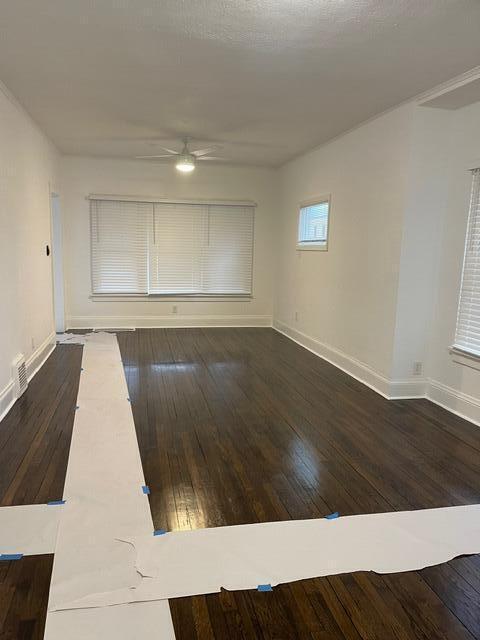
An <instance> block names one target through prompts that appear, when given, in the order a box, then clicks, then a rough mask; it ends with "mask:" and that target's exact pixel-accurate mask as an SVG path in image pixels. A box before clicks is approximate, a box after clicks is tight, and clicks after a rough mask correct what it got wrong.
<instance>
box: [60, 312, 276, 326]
mask: <svg viewBox="0 0 480 640" xmlns="http://www.w3.org/2000/svg"><path fill="white" fill-rule="evenodd" d="M67 326H68V328H69V329H102V328H103V329H108V328H109V327H118V328H119V329H120V328H131V327H136V328H143V329H156V328H159V329H161V328H164V327H271V326H272V317H271V316H246V315H245V316H244V315H236V316H230V315H229V316H223V315H215V316H194V315H191V316H190V315H189V316H180V315H174V314H171V315H168V316H153V315H152V316H68V317H67Z"/></svg>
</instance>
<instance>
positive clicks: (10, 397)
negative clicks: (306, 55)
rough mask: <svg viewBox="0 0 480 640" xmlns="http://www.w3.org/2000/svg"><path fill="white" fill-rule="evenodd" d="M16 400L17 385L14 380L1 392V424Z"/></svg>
mask: <svg viewBox="0 0 480 640" xmlns="http://www.w3.org/2000/svg"><path fill="white" fill-rule="evenodd" d="M16 399H17V398H16V397H15V385H14V384H13V380H10V382H9V383H8V384H7V386H6V387H4V388H3V389H2V390H1V391H0V422H1V421H2V420H3V418H4V417H5V416H6V415H7V413H8V412H9V411H10V409H11V408H12V407H13V405H14V404H15V400H16Z"/></svg>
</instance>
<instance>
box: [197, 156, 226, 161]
mask: <svg viewBox="0 0 480 640" xmlns="http://www.w3.org/2000/svg"><path fill="white" fill-rule="evenodd" d="M197 160H226V158H220V157H218V156H200V158H197Z"/></svg>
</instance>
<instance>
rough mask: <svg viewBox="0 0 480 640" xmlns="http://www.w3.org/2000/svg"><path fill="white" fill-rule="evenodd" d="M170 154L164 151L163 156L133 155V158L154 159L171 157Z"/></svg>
mask: <svg viewBox="0 0 480 640" xmlns="http://www.w3.org/2000/svg"><path fill="white" fill-rule="evenodd" d="M171 157H172V154H171V153H166V154H164V155H163V156H135V158H136V159H137V160H145V159H148V158H150V159H155V158H171Z"/></svg>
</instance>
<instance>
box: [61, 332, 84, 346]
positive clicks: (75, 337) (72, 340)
mask: <svg viewBox="0 0 480 640" xmlns="http://www.w3.org/2000/svg"><path fill="white" fill-rule="evenodd" d="M87 335H88V334H87ZM85 339H86V335H85V334H78V333H57V336H56V338H55V341H56V342H57V343H58V344H85Z"/></svg>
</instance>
